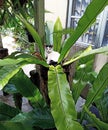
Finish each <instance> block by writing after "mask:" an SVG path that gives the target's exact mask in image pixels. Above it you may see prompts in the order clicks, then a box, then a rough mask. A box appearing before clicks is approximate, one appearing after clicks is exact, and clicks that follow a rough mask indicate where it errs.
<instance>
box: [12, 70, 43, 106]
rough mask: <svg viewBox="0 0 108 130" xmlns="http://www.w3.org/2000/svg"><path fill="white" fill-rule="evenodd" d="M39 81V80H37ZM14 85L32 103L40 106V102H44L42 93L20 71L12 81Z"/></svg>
mask: <svg viewBox="0 0 108 130" xmlns="http://www.w3.org/2000/svg"><path fill="white" fill-rule="evenodd" d="M37 80H38V79H37ZM10 83H12V84H14V85H15V87H16V88H17V90H18V91H19V92H20V93H21V94H22V95H23V96H24V97H26V98H28V99H29V100H30V101H31V102H34V103H36V104H37V105H40V103H41V102H40V101H42V100H43V98H42V95H41V93H40V92H39V90H38V89H37V87H36V86H35V85H34V84H33V83H32V82H31V80H30V79H29V78H28V77H27V76H26V75H25V74H24V72H23V71H22V70H20V71H19V72H18V73H17V74H16V75H15V76H14V77H13V78H12V79H11V81H10Z"/></svg>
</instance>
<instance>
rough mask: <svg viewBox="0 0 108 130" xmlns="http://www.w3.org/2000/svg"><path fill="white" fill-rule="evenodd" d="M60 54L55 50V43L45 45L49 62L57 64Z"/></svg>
mask: <svg viewBox="0 0 108 130" xmlns="http://www.w3.org/2000/svg"><path fill="white" fill-rule="evenodd" d="M59 56H60V54H59V53H58V52H57V51H54V50H53V45H45V57H46V61H47V64H49V65H56V64H57V61H58V58H59Z"/></svg>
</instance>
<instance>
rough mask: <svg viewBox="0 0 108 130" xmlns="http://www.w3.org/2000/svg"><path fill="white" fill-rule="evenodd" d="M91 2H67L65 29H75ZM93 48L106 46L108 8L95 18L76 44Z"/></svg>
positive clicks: (107, 40)
mask: <svg viewBox="0 0 108 130" xmlns="http://www.w3.org/2000/svg"><path fill="white" fill-rule="evenodd" d="M90 2H91V0H68V10H67V12H68V13H67V27H68V28H69V27H71V28H73V29H75V28H76V26H77V24H78V21H79V19H80V18H81V17H82V15H83V14H84V11H85V9H86V7H87V6H88V5H89V4H90ZM76 43H77V44H82V45H85V46H86V45H89V44H91V45H92V46H94V48H98V47H101V46H105V45H108V7H106V8H105V9H104V11H103V12H102V13H101V14H100V15H99V16H98V17H97V19H96V22H95V23H94V24H93V25H92V26H91V27H90V28H89V29H88V30H87V32H86V33H84V34H83V35H82V36H81V37H80V38H79V39H78V41H77V42H76Z"/></svg>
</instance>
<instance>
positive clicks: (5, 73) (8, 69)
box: [0, 65, 22, 90]
mask: <svg viewBox="0 0 108 130" xmlns="http://www.w3.org/2000/svg"><path fill="white" fill-rule="evenodd" d="M21 67H22V65H19V66H18V65H7V66H4V67H2V68H0V90H1V89H3V87H4V86H5V85H6V84H7V83H8V81H9V80H10V79H11V78H12V77H13V76H14V75H15V74H16V73H17V72H18V71H19V69H20V68H21Z"/></svg>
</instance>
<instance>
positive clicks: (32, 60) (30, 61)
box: [15, 53, 48, 67]
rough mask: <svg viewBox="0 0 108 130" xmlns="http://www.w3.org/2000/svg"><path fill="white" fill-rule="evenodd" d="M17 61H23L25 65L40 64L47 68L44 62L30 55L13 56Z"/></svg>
mask: <svg viewBox="0 0 108 130" xmlns="http://www.w3.org/2000/svg"><path fill="white" fill-rule="evenodd" d="M15 58H16V59H17V60H22V61H23V62H24V61H25V64H40V65H43V66H45V67H48V64H47V63H46V61H44V60H40V59H38V58H37V57H35V56H33V55H30V54H23V53H20V54H19V55H17V56H15Z"/></svg>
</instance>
